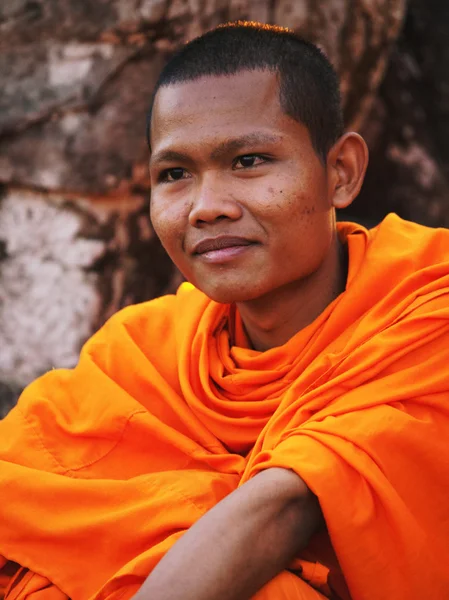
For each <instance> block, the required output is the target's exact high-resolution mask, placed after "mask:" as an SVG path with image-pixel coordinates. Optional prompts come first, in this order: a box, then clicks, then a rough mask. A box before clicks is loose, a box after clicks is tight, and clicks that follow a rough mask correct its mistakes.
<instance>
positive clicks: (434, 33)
mask: <svg viewBox="0 0 449 600" xmlns="http://www.w3.org/2000/svg"><path fill="white" fill-rule="evenodd" d="M363 133H364V134H365V137H366V138H367V140H368V142H369V145H370V149H371V164H370V168H369V171H368V177H367V179H366V183H365V186H364V189H363V193H362V194H361V195H360V197H359V199H358V200H357V201H356V203H355V204H354V206H353V208H352V209H351V211H352V213H353V214H355V215H356V216H358V217H362V218H367V219H371V220H373V221H378V220H379V219H381V218H382V216H383V215H385V214H386V213H387V212H391V211H395V212H397V213H399V214H400V215H401V216H402V217H404V218H407V219H411V220H414V221H418V222H421V223H424V224H426V225H430V226H433V227H438V226H443V227H449V141H448V140H449V3H447V2H440V0H430V1H424V0H412V1H411V2H410V3H409V6H408V10H407V16H406V19H405V23H404V27H403V30H402V34H401V36H400V38H399V40H398V42H397V44H396V45H395V47H394V49H393V52H392V54H391V57H390V62H389V66H388V69H387V71H386V74H385V77H384V80H383V82H382V85H381V86H380V89H379V93H378V95H377V97H376V100H375V103H374V106H373V110H372V112H371V114H370V115H369V118H368V119H367V121H366V124H365V127H364V131H363Z"/></svg>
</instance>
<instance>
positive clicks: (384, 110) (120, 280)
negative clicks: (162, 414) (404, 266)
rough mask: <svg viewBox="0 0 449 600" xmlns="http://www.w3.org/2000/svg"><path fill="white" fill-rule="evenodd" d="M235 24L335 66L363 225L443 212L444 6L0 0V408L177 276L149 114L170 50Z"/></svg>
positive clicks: (386, 1)
mask: <svg viewBox="0 0 449 600" xmlns="http://www.w3.org/2000/svg"><path fill="white" fill-rule="evenodd" d="M405 16H406V18H405V27H404V29H403V31H402V33H401V34H400V31H401V27H402V25H403V23H404V17H405ZM238 18H241V19H252V20H259V21H263V22H270V23H278V24H280V25H287V26H289V27H293V28H295V29H297V30H298V31H300V32H301V33H302V34H303V35H304V36H305V37H308V38H309V39H311V40H312V41H315V42H317V43H318V44H319V45H320V46H321V47H323V48H324V49H325V51H326V52H327V53H328V55H329V56H330V58H331V60H332V61H333V62H334V64H335V66H336V68H337V70H338V72H339V74H340V76H341V80H342V91H343V97H344V106H345V116H346V121H347V123H348V126H351V127H355V128H358V129H361V130H363V132H364V133H365V134H366V136H367V138H368V139H369V141H370V143H371V146H372V149H373V157H372V162H371V166H370V171H369V176H368V182H367V186H366V188H365V190H364V193H363V194H362V196H361V199H360V201H358V202H357V203H356V205H355V207H354V209H353V210H352V211H351V214H354V215H356V216H358V217H360V218H362V219H364V220H365V221H368V222H369V221H370V220H372V221H376V220H379V219H380V218H381V217H382V215H383V214H385V213H386V212H388V210H391V209H393V210H397V211H398V212H399V213H400V214H403V215H404V216H407V217H409V218H415V219H417V220H421V221H423V222H426V223H429V224H432V225H435V224H446V223H447V221H449V206H448V201H447V200H446V197H447V194H446V192H447V175H448V169H449V163H448V154H449V145H448V144H447V142H446V140H447V135H446V130H447V129H448V120H447V111H448V107H449V103H448V97H447V96H448V94H449V91H448V90H449V80H448V77H449V76H448V75H447V73H449V69H448V62H449V50H448V47H449V44H448V43H447V35H448V34H447V33H446V32H447V31H449V8H446V7H445V6H444V3H442V2H437V0H427V1H426V2H424V0H410V2H409V5H408V6H407V7H406V5H405V0H322V1H320V2H312V1H311V0H230V1H229V0H83V2H80V1H79V0H8V2H4V3H2V4H1V5H0V86H1V88H2V95H1V96H0V184H2V185H3V191H2V194H1V198H2V200H0V416H1V411H3V412H5V410H6V409H7V406H10V405H11V404H12V403H13V402H14V399H15V398H16V397H17V394H18V390H19V389H20V388H21V387H23V385H25V384H26V383H27V382H28V381H29V380H30V379H32V378H34V377H35V376H37V375H38V374H39V373H41V372H43V371H45V370H47V369H49V368H52V367H53V366H56V367H59V366H70V365H72V364H74V363H75V362H76V358H77V355H78V352H79V349H80V346H81V345H82V343H83V341H84V340H85V339H86V337H88V336H89V335H90V333H91V332H92V331H93V330H94V329H95V328H97V327H98V326H99V325H100V324H101V323H102V322H103V321H104V320H105V319H106V318H107V317H108V316H109V315H110V314H112V313H113V312H114V311H116V310H117V309H119V308H120V307H122V306H124V305H125V304H129V303H131V302H138V301H142V300H145V299H147V298H151V297H154V296H156V295H159V294H162V293H165V292H167V291H169V290H173V289H175V287H176V286H177V284H178V282H179V281H180V276H179V274H178V273H177V272H176V271H175V270H174V269H173V267H172V266H171V264H170V262H169V260H168V259H167V257H166V256H165V254H164V252H163V251H162V250H161V248H160V245H159V244H158V242H157V240H156V239H155V236H154V234H153V231H152V229H151V225H150V222H149V217H148V195H149V187H148V177H147V168H146V162H147V150H146V147H145V141H144V135H143V132H144V122H145V112H146V107H147V105H148V102H149V98H150V95H151V91H152V88H153V85H154V82H155V79H156V76H157V73H158V71H159V69H160V67H161V65H162V64H163V62H164V60H165V59H166V57H167V56H168V55H169V54H170V52H171V51H172V50H173V49H174V48H176V47H177V46H178V45H179V44H180V43H182V42H183V41H185V40H186V39H189V38H191V37H193V36H195V35H197V34H200V33H201V32H203V31H205V30H207V29H209V28H210V27H213V26H214V25H216V24H218V23H220V22H223V21H225V20H235V19H238ZM399 34H400V37H399V39H398V36H399ZM388 61H389V62H388ZM387 65H388V68H387V70H386V71H385V69H386V67H387ZM385 73H386V75H385V77H384V74H385ZM379 86H380V87H379ZM2 399H3V400H2ZM2 402H3V404H2ZM2 407H3V408H2Z"/></svg>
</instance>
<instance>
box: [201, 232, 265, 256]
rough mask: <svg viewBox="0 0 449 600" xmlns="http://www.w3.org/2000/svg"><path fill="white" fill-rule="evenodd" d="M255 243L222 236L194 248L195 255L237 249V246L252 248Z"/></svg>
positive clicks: (239, 238)
mask: <svg viewBox="0 0 449 600" xmlns="http://www.w3.org/2000/svg"><path fill="white" fill-rule="evenodd" d="M253 243H254V242H252V241H250V240H247V239H246V238H241V237H235V236H232V237H228V236H221V237H217V238H207V239H205V240H202V241H201V242H199V243H198V244H196V245H195V246H194V248H193V254H205V253H206V252H214V251H217V250H224V249H225V248H235V247H236V246H250V245H251V244H253Z"/></svg>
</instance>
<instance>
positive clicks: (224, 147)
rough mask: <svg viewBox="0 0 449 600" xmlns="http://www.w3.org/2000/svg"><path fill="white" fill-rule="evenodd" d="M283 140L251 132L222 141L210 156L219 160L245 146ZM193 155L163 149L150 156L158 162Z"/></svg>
mask: <svg viewBox="0 0 449 600" xmlns="http://www.w3.org/2000/svg"><path fill="white" fill-rule="evenodd" d="M281 141H282V137H281V136H278V135H273V134H270V133H262V132H261V133H250V134H247V135H241V136H239V137H235V138H231V139H229V140H226V141H225V142H222V143H221V144H219V145H218V146H217V148H215V149H214V150H212V152H211V153H210V158H211V159H212V160H219V159H220V158H223V157H224V156H226V155H228V154H229V153H230V152H236V151H238V150H240V149H241V148H245V147H248V146H255V145H258V144H277V143H279V142H281ZM191 160H192V159H191V157H190V156H188V155H187V154H184V153H183V152H178V151H176V150H170V149H167V150H161V151H160V152H156V153H155V154H153V155H152V156H151V157H150V164H157V163H161V162H177V161H180V162H191Z"/></svg>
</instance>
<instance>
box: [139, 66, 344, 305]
mask: <svg viewBox="0 0 449 600" xmlns="http://www.w3.org/2000/svg"><path fill="white" fill-rule="evenodd" d="M151 146H152V155H151V159H150V175H151V219H152V223H153V226H154V229H155V231H156V233H157V235H158V236H159V238H160V240H161V242H162V244H163V245H164V247H165V249H166V250H167V252H168V254H169V255H170V257H171V258H172V260H173V262H174V263H175V264H176V265H177V267H178V268H179V269H180V271H181V272H182V273H183V274H184V276H185V277H186V279H187V280H189V281H190V282H191V283H193V284H194V285H195V286H196V287H197V288H199V289H201V290H202V291H203V292H204V293H205V294H207V295H208V296H209V297H210V298H212V299H213V300H216V301H218V302H226V303H227V302H245V301H250V300H255V299H257V298H261V297H265V296H267V295H268V296H269V295H270V294H271V293H273V292H275V291H276V290H279V289H281V288H284V287H285V286H295V285H300V283H301V281H302V280H304V278H307V277H308V276H309V275H311V274H313V273H315V272H316V271H317V270H319V269H320V268H321V265H322V264H323V263H324V262H325V260H326V257H327V255H328V253H329V252H330V248H331V245H332V242H333V240H334V235H335V221H334V209H333V188H332V185H331V184H330V181H329V179H330V178H329V177H328V171H327V169H326V167H325V166H324V165H323V164H322V163H321V161H320V159H319V158H318V156H317V154H316V152H315V150H314V148H313V146H312V143H311V140H310V136H309V133H308V130H307V129H306V127H305V126H303V125H302V124H300V123H298V122H297V121H295V120H294V119H292V118H291V117H289V116H288V115H286V114H285V113H284V112H283V111H282V109H281V106H280V102H279V87H278V80H277V77H276V74H275V73H271V72H266V71H254V72H242V73H238V74H236V75H232V76H227V77H204V78H201V79H198V80H196V81H191V82H187V83H179V84H174V85H170V86H166V87H162V88H160V89H159V91H158V92H157V95H156V99H155V104H154V108H153V117H152V127H151Z"/></svg>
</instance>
